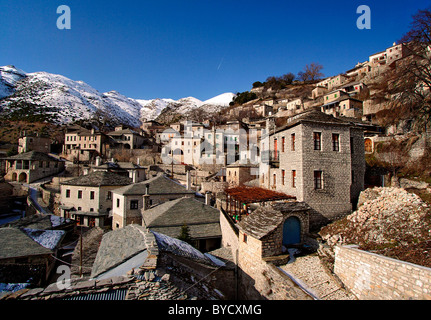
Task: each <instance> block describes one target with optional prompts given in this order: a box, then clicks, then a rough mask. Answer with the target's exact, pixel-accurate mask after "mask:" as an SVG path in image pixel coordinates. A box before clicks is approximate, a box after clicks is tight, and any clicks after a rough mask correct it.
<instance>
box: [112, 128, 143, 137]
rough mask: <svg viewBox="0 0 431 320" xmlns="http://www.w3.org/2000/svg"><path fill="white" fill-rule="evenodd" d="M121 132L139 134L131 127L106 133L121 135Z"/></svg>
mask: <svg viewBox="0 0 431 320" xmlns="http://www.w3.org/2000/svg"><path fill="white" fill-rule="evenodd" d="M123 134H135V135H139V133H138V132H136V131H133V130H131V129H122V130H116V131H111V132H109V133H108V136H121V135H123Z"/></svg>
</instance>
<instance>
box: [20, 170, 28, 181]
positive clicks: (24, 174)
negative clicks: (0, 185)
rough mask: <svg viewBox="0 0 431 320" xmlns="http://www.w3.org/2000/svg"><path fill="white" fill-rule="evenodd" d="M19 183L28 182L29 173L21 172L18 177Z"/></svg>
mask: <svg viewBox="0 0 431 320" xmlns="http://www.w3.org/2000/svg"><path fill="white" fill-rule="evenodd" d="M18 182H27V173H25V172H21V173H20V174H19V176H18Z"/></svg>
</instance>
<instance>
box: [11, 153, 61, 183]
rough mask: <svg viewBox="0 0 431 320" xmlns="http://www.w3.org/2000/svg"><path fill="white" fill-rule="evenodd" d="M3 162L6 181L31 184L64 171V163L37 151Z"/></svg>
mask: <svg viewBox="0 0 431 320" xmlns="http://www.w3.org/2000/svg"><path fill="white" fill-rule="evenodd" d="M4 160H5V176H4V179H5V180H6V181H18V182H22V183H32V182H34V181H36V180H39V179H42V178H45V177H49V176H52V175H55V174H58V173H60V172H62V171H63V170H64V161H62V160H59V159H57V158H54V157H52V156H50V155H48V154H46V153H43V152H38V151H29V152H25V153H20V154H17V155H15V156H11V157H7V158H4Z"/></svg>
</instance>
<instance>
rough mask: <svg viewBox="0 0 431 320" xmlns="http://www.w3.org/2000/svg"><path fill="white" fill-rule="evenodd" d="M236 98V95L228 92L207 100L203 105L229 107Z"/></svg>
mask: <svg viewBox="0 0 431 320" xmlns="http://www.w3.org/2000/svg"><path fill="white" fill-rule="evenodd" d="M235 97H236V95H235V94H234V93H232V92H226V93H222V94H219V95H218V96H215V97H214V98H211V99H208V100H205V101H204V102H203V104H212V105H218V106H224V107H227V106H229V103H230V102H232V100H233V99H234V98H235Z"/></svg>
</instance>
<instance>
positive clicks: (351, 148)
mask: <svg viewBox="0 0 431 320" xmlns="http://www.w3.org/2000/svg"><path fill="white" fill-rule="evenodd" d="M350 152H351V153H352V154H354V153H355V146H354V143H353V137H350Z"/></svg>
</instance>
